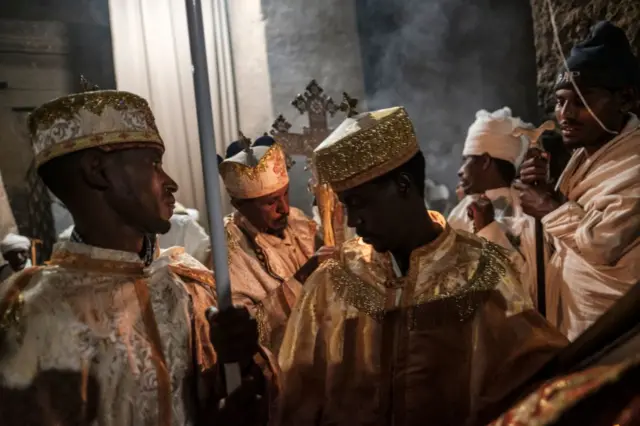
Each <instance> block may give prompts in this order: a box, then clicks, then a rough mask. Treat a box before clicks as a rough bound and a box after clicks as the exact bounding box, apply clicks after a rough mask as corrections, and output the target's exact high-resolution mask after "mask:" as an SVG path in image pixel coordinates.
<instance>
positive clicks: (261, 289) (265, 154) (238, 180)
mask: <svg viewBox="0 0 640 426" xmlns="http://www.w3.org/2000/svg"><path fill="white" fill-rule="evenodd" d="M220 174H221V176H222V179H223V181H224V184H225V187H226V189H227V192H228V193H229V196H230V197H231V204H232V205H233V207H235V209H236V211H235V212H234V213H232V214H231V215H229V216H227V217H226V218H225V230H226V233H227V242H228V248H229V274H230V275H231V288H232V297H233V300H234V302H235V303H238V304H242V305H244V306H246V307H248V308H249V310H250V312H251V313H252V314H253V316H254V317H255V318H256V319H257V321H258V326H259V329H260V341H261V343H262V344H264V345H265V346H266V347H268V348H269V349H270V350H271V351H272V352H274V353H277V352H278V350H279V348H280V343H281V341H282V336H283V335H284V329H285V325H286V323H287V320H288V319H289V315H290V314H291V309H292V307H293V305H294V304H295V302H296V300H297V298H298V295H299V294H300V290H301V289H302V284H303V283H304V282H305V281H306V279H307V277H308V276H309V275H311V273H312V272H313V271H314V270H315V268H317V267H318V265H319V264H320V263H321V262H322V261H323V260H324V259H325V258H327V257H328V256H330V255H331V253H332V252H333V250H332V249H329V248H322V247H320V246H321V244H320V242H319V241H318V239H317V232H316V224H315V222H314V221H313V220H311V219H309V218H308V217H306V216H305V215H304V213H303V212H302V211H300V210H298V209H296V208H293V207H290V205H289V174H288V173H287V165H286V157H285V154H284V151H283V150H282V147H281V146H280V145H279V144H276V143H272V144H264V145H258V146H245V147H244V149H242V150H241V151H240V152H239V153H237V154H235V155H233V156H232V157H230V158H227V159H226V160H224V161H223V162H222V163H221V164H220ZM316 250H317V251H316Z"/></svg>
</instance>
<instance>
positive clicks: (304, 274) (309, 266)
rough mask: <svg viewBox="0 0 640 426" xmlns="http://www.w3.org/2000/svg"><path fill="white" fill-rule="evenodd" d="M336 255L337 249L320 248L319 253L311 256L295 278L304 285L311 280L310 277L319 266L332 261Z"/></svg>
mask: <svg viewBox="0 0 640 426" xmlns="http://www.w3.org/2000/svg"><path fill="white" fill-rule="evenodd" d="M335 253H336V248H335V247H329V246H322V247H320V248H319V249H318V251H317V252H315V253H314V254H313V256H311V257H310V258H309V260H307V262H306V263H305V264H304V265H302V267H301V268H300V269H298V272H296V274H295V275H294V278H295V279H296V280H298V281H299V282H301V283H304V282H305V281H306V280H307V278H309V276H310V275H311V274H313V272H314V271H315V270H316V269H318V266H320V265H321V264H322V263H323V262H325V261H326V260H328V259H331V258H332V257H333V256H335Z"/></svg>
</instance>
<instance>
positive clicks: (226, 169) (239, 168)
mask: <svg viewBox="0 0 640 426" xmlns="http://www.w3.org/2000/svg"><path fill="white" fill-rule="evenodd" d="M277 155H279V156H281V157H282V158H280V159H278V161H281V162H282V163H283V164H284V162H285V159H284V155H283V154H282V150H281V149H280V148H279V146H278V145H277V144H274V145H272V146H271V148H269V150H268V151H267V152H266V153H265V154H264V155H263V156H262V158H261V159H260V161H258V164H257V165H256V166H255V167H251V166H247V165H246V164H240V163H236V162H233V161H225V162H223V163H222V164H220V169H221V170H220V173H222V175H223V176H224V175H226V174H227V173H233V174H236V175H240V176H243V177H246V178H248V179H249V180H257V179H259V178H260V173H264V172H266V171H267V165H268V164H269V162H270V161H271V159H272V158H273V157H274V156H277Z"/></svg>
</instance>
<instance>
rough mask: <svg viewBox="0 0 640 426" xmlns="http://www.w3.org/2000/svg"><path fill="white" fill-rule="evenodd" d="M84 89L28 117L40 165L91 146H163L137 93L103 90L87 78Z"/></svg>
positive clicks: (84, 81)
mask: <svg viewBox="0 0 640 426" xmlns="http://www.w3.org/2000/svg"><path fill="white" fill-rule="evenodd" d="M81 84H82V86H83V89H84V90H85V91H84V92H81V93H75V94H72V95H68V96H63V97H61V98H58V99H54V100H52V101H50V102H47V103H46V104H44V105H42V106H41V107H39V108H38V109H36V110H35V111H34V112H33V113H31V115H30V116H29V131H30V134H31V138H32V141H33V147H34V151H35V160H36V166H37V167H39V166H41V165H43V164H44V163H46V162H47V161H49V160H52V159H54V158H56V157H60V156H62V155H66V154H69V153H72V152H76V151H80V150H83V149H88V148H96V147H103V148H107V147H109V148H114V147H123V148H124V147H126V146H130V144H151V145H153V146H157V147H158V148H159V149H162V150H164V144H163V142H162V138H161V137H160V134H159V133H158V129H157V127H156V123H155V119H154V117H153V113H152V112H151V109H150V108H149V104H148V103H147V101H146V100H145V99H143V98H141V97H140V96H138V95H134V94H133V93H129V92H122V91H117V90H99V89H98V87H97V86H91V85H90V84H89V83H88V81H87V80H86V79H85V78H84V77H82V80H81Z"/></svg>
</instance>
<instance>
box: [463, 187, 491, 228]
mask: <svg viewBox="0 0 640 426" xmlns="http://www.w3.org/2000/svg"><path fill="white" fill-rule="evenodd" d="M467 215H468V216H469V219H471V220H473V225H474V228H475V232H478V231H480V230H481V229H483V228H485V227H486V226H488V225H489V224H490V223H491V222H493V221H494V220H495V211H494V210H493V204H491V200H490V199H488V198H487V196H486V195H484V194H482V195H481V196H480V198H478V199H477V200H476V201H474V202H472V203H471V204H470V205H469V207H467Z"/></svg>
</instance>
